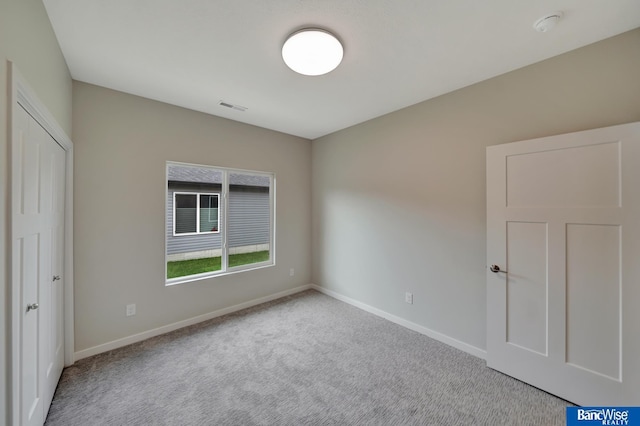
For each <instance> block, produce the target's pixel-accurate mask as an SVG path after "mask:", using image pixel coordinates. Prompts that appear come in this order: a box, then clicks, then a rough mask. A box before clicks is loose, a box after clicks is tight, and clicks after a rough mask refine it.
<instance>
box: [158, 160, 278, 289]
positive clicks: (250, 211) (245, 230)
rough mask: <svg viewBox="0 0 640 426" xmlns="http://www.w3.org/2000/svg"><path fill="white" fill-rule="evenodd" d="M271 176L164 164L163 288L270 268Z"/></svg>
mask: <svg viewBox="0 0 640 426" xmlns="http://www.w3.org/2000/svg"><path fill="white" fill-rule="evenodd" d="M274 189H275V177H274V175H273V173H267V172H254V171H245V170H233V169H226V168H220V167H213V166H200V165H194V164H184V163H173V162H168V163H167V198H166V200H167V205H166V221H167V232H166V279H167V285H171V284H178V283H181V282H186V281H193V280H195V279H200V278H207V277H210V276H215V275H221V274H226V273H232V272H238V271H243V270H247V269H255V268H260V267H265V266H271V265H274V263H275V255H274V254H275V253H274V250H273V249H274V223H275V221H274V206H275V199H274V194H275V190H274Z"/></svg>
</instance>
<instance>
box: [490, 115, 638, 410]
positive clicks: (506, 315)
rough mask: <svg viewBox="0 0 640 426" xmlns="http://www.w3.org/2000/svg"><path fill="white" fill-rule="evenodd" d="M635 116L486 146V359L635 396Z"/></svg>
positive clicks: (598, 399) (591, 395)
mask: <svg viewBox="0 0 640 426" xmlns="http://www.w3.org/2000/svg"><path fill="white" fill-rule="evenodd" d="M638 259H640V123H633V124H627V125H622V126H614V127H609V128H604V129H597V130H590V131H585V132H578V133H571V134H566V135H559V136H554V137H548V138H541V139H536V140H530V141H523V142H515V143H510V144H505V145H496V146H492V147H489V148H487V264H488V265H487V266H488V267H487V365H488V366H489V367H491V368H494V369H496V370H499V371H502V372H504V373H506V374H508V375H511V376H513V377H516V378H518V379H520V380H523V381H525V382H527V383H530V384H532V385H534V386H536V387H538V388H541V389H543V390H546V391H548V392H550V393H553V394H555V395H558V396H560V397H561V398H564V399H566V400H568V401H571V402H574V403H576V404H579V405H618V406H624V405H626V406H635V405H638V404H640V339H639V338H638V335H640V308H639V306H640V285H639V283H640V261H639V260H638Z"/></svg>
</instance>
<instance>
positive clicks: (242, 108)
mask: <svg viewBox="0 0 640 426" xmlns="http://www.w3.org/2000/svg"><path fill="white" fill-rule="evenodd" d="M218 105H220V106H223V107H225V108H231V109H235V110H236V111H242V112H244V111H246V110H247V107H243V106H240V105H234V104H230V103H229V102H225V101H220V102H218Z"/></svg>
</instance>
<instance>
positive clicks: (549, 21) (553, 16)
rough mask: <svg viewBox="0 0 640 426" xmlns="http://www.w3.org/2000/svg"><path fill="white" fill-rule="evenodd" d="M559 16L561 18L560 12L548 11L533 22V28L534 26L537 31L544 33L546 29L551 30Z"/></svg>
mask: <svg viewBox="0 0 640 426" xmlns="http://www.w3.org/2000/svg"><path fill="white" fill-rule="evenodd" d="M560 18H562V12H553V13H550V14H548V15H545V16H543V17H542V18H540V19H538V20H537V21H536V22H534V24H533V28H535V29H536V31H538V32H541V33H546V32H547V31H551V30H552V29H553V27H555V26H556V24H557V23H558V21H559V20H560Z"/></svg>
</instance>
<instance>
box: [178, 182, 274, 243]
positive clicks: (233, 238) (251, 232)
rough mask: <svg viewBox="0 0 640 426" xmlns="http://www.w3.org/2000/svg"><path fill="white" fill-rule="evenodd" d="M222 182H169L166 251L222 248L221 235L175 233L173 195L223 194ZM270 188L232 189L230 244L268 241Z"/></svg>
mask: <svg viewBox="0 0 640 426" xmlns="http://www.w3.org/2000/svg"><path fill="white" fill-rule="evenodd" d="M220 191H221V189H220V185H211V184H207V185H203V184H200V185H198V184H187V183H176V182H170V183H169V187H168V191H167V203H166V206H167V209H166V217H167V221H166V235H167V254H178V253H189V252H195V251H202V250H213V249H220V248H221V247H222V244H221V242H222V235H221V234H220V233H216V234H199V235H180V236H174V235H173V194H174V192H209V193H220ZM268 191H269V190H268V188H261V187H238V186H235V185H231V186H230V188H229V214H230V219H229V223H228V226H229V229H228V230H227V232H228V233H229V235H228V240H229V247H243V246H248V245H255V244H268V243H269V192H268ZM220 207H221V208H220V223H221V224H222V223H224V218H223V216H224V209H223V208H222V200H221V203H220Z"/></svg>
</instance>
